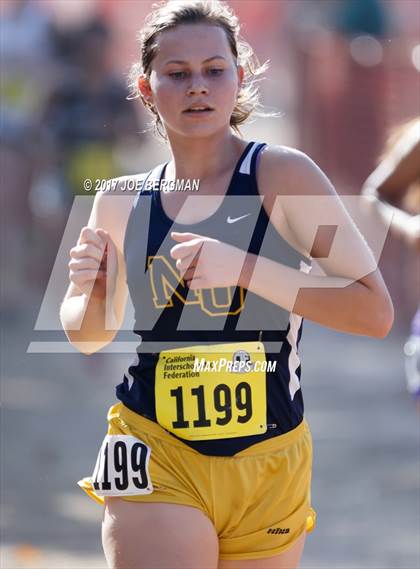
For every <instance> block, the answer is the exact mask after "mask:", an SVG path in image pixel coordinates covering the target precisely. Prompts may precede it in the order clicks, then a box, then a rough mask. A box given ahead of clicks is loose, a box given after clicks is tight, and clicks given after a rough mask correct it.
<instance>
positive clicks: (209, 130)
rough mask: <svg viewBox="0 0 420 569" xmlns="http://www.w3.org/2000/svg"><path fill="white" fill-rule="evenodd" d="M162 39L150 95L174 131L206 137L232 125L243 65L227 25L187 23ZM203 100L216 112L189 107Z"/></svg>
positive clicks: (167, 125)
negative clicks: (229, 35)
mask: <svg viewBox="0 0 420 569" xmlns="http://www.w3.org/2000/svg"><path fill="white" fill-rule="evenodd" d="M158 41H159V49H158V54H157V55H156V57H155V59H154V60H153V62H152V72H151V76H150V88H151V93H150V95H151V97H152V101H153V103H154V105H155V107H156V108H157V110H158V112H159V115H160V117H161V119H162V122H163V124H164V126H165V128H166V129H167V131H168V133H170V131H172V132H175V133H178V134H181V135H183V136H188V137H190V136H192V137H202V136H209V135H211V134H213V133H215V132H218V131H220V130H223V129H228V128H229V121H230V117H231V114H232V111H233V109H234V107H235V104H236V99H237V94H238V90H239V86H240V81H241V79H242V68H238V67H237V65H236V61H235V58H234V56H233V54H232V52H231V50H230V47H229V42H228V39H227V37H226V33H225V31H224V30H223V28H220V27H217V26H211V25H207V24H193V25H192V24H183V25H179V26H177V27H176V28H174V29H172V30H167V31H165V32H164V33H162V34H161V36H160V38H159V40H158ZM198 104H199V105H203V106H204V107H206V108H210V109H211V110H204V111H189V110H188V109H190V108H191V105H198Z"/></svg>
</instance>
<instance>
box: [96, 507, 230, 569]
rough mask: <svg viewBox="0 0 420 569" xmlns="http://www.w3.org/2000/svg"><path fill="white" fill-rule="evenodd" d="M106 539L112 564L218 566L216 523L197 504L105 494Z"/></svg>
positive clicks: (173, 568)
mask: <svg viewBox="0 0 420 569" xmlns="http://www.w3.org/2000/svg"><path fill="white" fill-rule="evenodd" d="M102 544H103V548H104V552H105V557H106V560H107V563H108V566H109V567H110V568H112V569H216V568H217V561H218V556H219V545H218V539H217V535H216V532H215V530H214V527H213V524H212V523H211V522H210V520H209V519H208V518H207V516H206V515H205V514H204V513H203V512H201V511H200V510H199V509H197V508H192V507H190V506H182V505H178V504H166V503H165V504H163V503H145V502H129V501H128V500H123V499H121V498H106V500H105V508H104V516H103V522H102Z"/></svg>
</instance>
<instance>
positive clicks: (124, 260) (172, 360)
mask: <svg viewBox="0 0 420 569" xmlns="http://www.w3.org/2000/svg"><path fill="white" fill-rule="evenodd" d="M140 47H141V63H140V69H138V68H137V67H136V68H134V72H133V75H136V85H137V87H138V90H139V94H140V96H141V99H142V100H143V102H144V103H145V105H146V106H147V108H148V109H149V110H151V112H152V113H153V116H154V117H155V121H156V126H157V129H158V130H159V131H160V132H161V133H162V134H163V135H164V136H165V137H166V138H167V140H168V142H169V146H170V149H171V154H172V159H171V161H170V162H169V163H166V164H163V165H159V166H158V167H156V168H155V169H154V170H153V171H151V172H148V173H146V174H142V175H139V176H137V177H132V178H122V179H118V180H116V181H112V183H110V185H109V189H108V191H106V192H100V193H98V194H97V196H96V198H95V202H94V207H93V210H92V214H91V218H90V221H89V224H88V226H87V227H84V228H83V229H82V231H81V233H80V237H79V240H78V242H77V245H76V246H75V247H74V248H73V249H72V250H71V252H70V256H71V260H70V263H69V267H70V281H71V282H70V286H69V289H68V291H67V294H66V296H65V299H64V301H63V304H62V306H61V321H62V324H63V327H64V329H65V330H66V333H67V336H68V338H69V341H70V342H71V343H72V344H73V345H74V346H76V347H77V348H78V349H79V350H80V351H82V352H83V353H85V354H90V353H93V352H95V351H97V350H99V349H101V348H102V347H103V346H106V345H107V344H109V343H110V342H112V340H113V338H114V337H115V335H116V333H117V330H118V329H119V327H120V326H121V324H122V321H123V317H124V312H125V304H126V299H127V296H128V293H129V294H130V297H131V300H132V302H133V305H134V309H135V327H134V329H135V331H136V333H138V334H140V335H141V338H142V341H141V343H140V345H139V347H138V349H137V356H136V359H135V360H134V362H133V363H132V365H131V366H130V367H129V369H128V371H127V372H126V373H125V374H124V379H123V382H122V383H121V384H120V385H118V387H117V398H118V399H119V403H117V404H116V405H114V406H113V407H111V409H110V411H109V413H108V434H107V435H106V437H105V439H104V442H103V444H102V446H101V449H100V452H99V455H98V459H97V462H96V466H95V468H94V472H93V474H92V476H91V477H89V478H85V479H84V480H82V481H80V483H79V484H80V485H81V486H82V488H83V489H85V490H86V492H87V493H88V494H89V495H90V496H91V497H92V498H94V499H96V500H97V501H98V502H100V503H101V504H104V517H103V526H102V537H103V546H104V551H105V555H106V559H107V562H108V564H109V566H110V567H113V568H119V569H122V568H124V569H128V568H137V569H138V568H144V569H152V568H156V569H157V568H159V569H163V568H183V569H187V568H191V569H197V568H219V569H228V568H230V569H246V568H253V569H254V568H255V569H258V568H260V569H263V568H264V569H266V568H267V569H268V568H274V567H275V568H285V567H288V568H295V567H298V565H299V560H300V558H301V554H302V550H303V546H304V541H305V535H306V532H307V531H309V530H311V529H312V527H313V525H314V518H315V513H314V511H313V510H312V509H311V503H310V478H311V457H312V454H311V452H312V450H311V437H310V432H309V429H308V426H307V424H306V421H305V420H304V418H303V401H302V395H301V389H300V372H301V368H300V362H299V358H298V354H297V348H298V342H299V340H300V336H301V331H302V318H303V317H306V318H309V319H310V320H313V321H315V322H318V323H320V324H322V325H325V326H329V327H331V328H334V329H336V330H341V331H345V332H350V333H353V334H362V335H367V336H374V337H380V338H382V337H384V336H385V335H386V334H387V333H388V331H389V329H390V327H391V324H392V320H393V309H392V304H391V301H390V298H389V296H388V293H387V290H386V287H385V285H384V283H383V280H382V278H381V275H380V274H379V271H378V270H377V268H376V262H375V260H374V259H373V257H372V254H371V252H370V250H369V249H368V248H367V246H366V244H365V242H364V240H363V238H362V237H361V235H360V233H359V232H358V230H357V228H356V227H355V225H354V224H353V223H352V221H351V219H350V218H349V216H348V214H347V212H346V211H345V209H344V208H343V206H342V204H341V202H340V200H339V199H338V197H337V194H336V193H335V191H334V189H333V188H332V186H331V184H330V182H329V181H328V179H327V178H326V176H325V175H324V174H323V173H322V172H321V171H320V169H319V168H318V167H317V166H316V165H315V164H314V163H313V162H312V161H311V160H310V159H309V158H308V157H307V156H305V155H304V154H303V153H301V152H299V151H297V150H294V149H291V148H286V147H282V146H273V147H271V146H267V145H265V144H263V143H257V142H247V141H245V140H243V138H241V136H240V133H239V130H238V125H240V124H241V123H243V122H244V121H245V120H246V119H247V117H248V116H249V115H250V114H251V112H252V111H253V110H255V108H256V105H257V102H258V91H257V88H256V86H255V74H257V73H258V71H259V70H261V68H258V65H257V62H256V59H255V57H254V56H253V54H252V50H250V48H249V46H247V45H246V44H245V43H244V42H242V40H240V38H239V24H238V21H237V19H236V17H235V16H234V15H233V13H232V11H231V10H230V8H229V7H228V6H227V5H226V4H224V3H222V2H213V1H212V2H208V1H196V0H193V1H181V2H178V1H176V2H168V3H164V4H162V5H160V6H159V7H158V8H157V9H156V10H155V11H154V12H153V13H152V14H151V15H150V16H149V18H148V20H147V22H146V25H145V26H144V28H143V30H142V33H141V35H140ZM194 180H199V189H198V191H197V192H195V193H193V192H192V191H191V192H187V191H184V192H181V191H172V192H168V191H154V190H153V189H152V188H157V189H163V187H164V186H165V187H166V188H168V187H169V186H170V184H171V183H175V182H178V183H181V182H182V183H185V184H192V181H194ZM133 183H134V184H135V185H136V186H137V185H139V186H141V187H140V191H139V192H135V193H133V192H132V193H131V195H130V194H129V192H127V191H124V190H126V189H127V187H128V185H130V184H131V186H132V185H133ZM133 194H135V195H133ZM311 258H318V261H319V268H318V269H317V271H311V272H309V269H310V263H311ZM327 358H328V351H327V347H326V359H327ZM327 365H328V363H327V361H326V368H327Z"/></svg>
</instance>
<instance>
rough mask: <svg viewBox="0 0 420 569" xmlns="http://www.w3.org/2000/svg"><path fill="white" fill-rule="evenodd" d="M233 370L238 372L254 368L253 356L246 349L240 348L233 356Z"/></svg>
mask: <svg viewBox="0 0 420 569" xmlns="http://www.w3.org/2000/svg"><path fill="white" fill-rule="evenodd" d="M232 363H233V370H232V371H236V372H237V373H246V372H248V371H251V370H252V369H253V368H254V364H253V362H252V361H251V356H250V354H249V352H247V351H246V350H238V351H237V352H235V353H234V354H233V357H232Z"/></svg>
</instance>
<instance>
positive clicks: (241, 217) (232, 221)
mask: <svg viewBox="0 0 420 569" xmlns="http://www.w3.org/2000/svg"><path fill="white" fill-rule="evenodd" d="M249 215H252V213H246V214H245V215H241V216H240V217H230V215H229V216H228V218H227V220H226V221H227V222H228V223H236V222H237V221H240V220H241V219H244V218H245V217H248V216H249Z"/></svg>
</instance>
